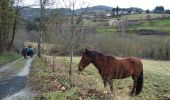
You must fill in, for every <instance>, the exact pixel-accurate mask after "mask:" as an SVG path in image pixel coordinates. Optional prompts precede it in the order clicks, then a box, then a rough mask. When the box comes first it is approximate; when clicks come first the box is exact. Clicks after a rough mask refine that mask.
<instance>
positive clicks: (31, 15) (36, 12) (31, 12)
mask: <svg viewBox="0 0 170 100" xmlns="http://www.w3.org/2000/svg"><path fill="white" fill-rule="evenodd" d="M84 9H85V8H84ZM84 9H76V11H75V13H76V15H79V14H80V13H81V11H82V10H84ZM112 9H113V7H109V6H103V5H99V6H93V7H88V8H87V9H86V13H94V12H100V11H112ZM129 10H131V11H140V12H142V11H143V10H142V9H141V8H135V7H130V8H120V11H129ZM56 13H60V14H64V15H68V13H69V9H66V8H60V9H46V14H56ZM21 15H22V16H23V17H24V19H26V20H34V19H35V18H39V17H40V9H39V8H25V9H23V10H22V11H21Z"/></svg>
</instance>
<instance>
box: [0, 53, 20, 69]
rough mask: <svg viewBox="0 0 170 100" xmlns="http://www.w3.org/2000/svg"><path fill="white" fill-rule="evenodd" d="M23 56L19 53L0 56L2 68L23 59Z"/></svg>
mask: <svg viewBox="0 0 170 100" xmlns="http://www.w3.org/2000/svg"><path fill="white" fill-rule="evenodd" d="M21 57H22V56H21V55H19V54H17V53H12V52H10V53H5V54H3V55H1V56H0V67H1V66H2V65H4V64H7V63H9V62H12V61H15V60H17V59H19V58H21Z"/></svg>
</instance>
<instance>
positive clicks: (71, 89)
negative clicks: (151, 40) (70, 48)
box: [31, 57, 170, 100]
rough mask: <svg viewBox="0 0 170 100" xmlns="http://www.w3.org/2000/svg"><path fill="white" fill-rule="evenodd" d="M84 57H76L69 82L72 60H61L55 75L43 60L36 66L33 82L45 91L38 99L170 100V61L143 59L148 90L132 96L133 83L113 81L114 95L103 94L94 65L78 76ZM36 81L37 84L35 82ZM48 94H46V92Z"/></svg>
mask: <svg viewBox="0 0 170 100" xmlns="http://www.w3.org/2000/svg"><path fill="white" fill-rule="evenodd" d="M79 61H80V57H74V64H73V73H72V81H71V83H70V82H68V69H69V68H68V67H67V64H68V58H67V57H57V60H56V62H57V65H56V66H55V67H56V70H55V72H52V70H51V67H43V66H42V63H41V61H40V60H36V62H35V63H34V69H36V72H35V71H34V74H33V76H32V77H31V79H33V78H35V80H33V81H32V83H34V87H35V89H36V88H37V90H40V91H41V95H38V96H37V99H38V98H42V96H43V98H46V99H48V100H56V99H60V100H67V99H69V98H71V99H72V100H76V99H78V98H86V99H88V100H103V99H104V100H113V99H116V100H132V99H134V100H159V99H160V100H163V99H169V96H170V81H169V80H170V77H169V75H170V74H169V73H170V72H169V71H170V61H155V60H146V59H143V60H142V62H143V65H144V87H143V91H142V93H141V94H140V95H139V96H136V97H130V96H128V94H129V92H130V90H131V88H132V83H133V81H132V79H131V78H127V79H123V80H113V81H114V82H113V86H114V91H115V92H114V93H113V94H114V96H113V94H112V95H111V94H103V91H104V87H103V82H102V80H101V77H100V75H99V74H98V71H97V70H96V68H95V67H94V66H93V65H92V64H90V65H89V66H88V67H87V68H85V70H84V72H83V73H80V74H78V71H77V64H78V63H79ZM35 81H36V82H35ZM56 84H62V86H63V87H65V90H62V88H59V89H58V88H57V89H55V87H57V86H58V85H57V86H56ZM43 91H44V92H43Z"/></svg>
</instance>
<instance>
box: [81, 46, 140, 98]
mask: <svg viewBox="0 0 170 100" xmlns="http://www.w3.org/2000/svg"><path fill="white" fill-rule="evenodd" d="M90 63H92V64H93V65H94V66H95V67H96V68H97V69H98V71H99V74H100V75H101V77H102V79H103V83H104V87H106V86H107V83H109V86H110V90H111V91H112V92H113V86H112V83H113V82H112V79H123V78H127V77H130V76H132V79H133V80H134V84H133V88H132V91H131V93H130V95H131V96H133V95H138V94H140V92H141V91H142V87H143V65H142V62H141V61H140V59H138V58H135V57H128V58H124V59H116V58H115V57H112V56H106V55H103V54H101V53H99V52H96V51H89V50H87V49H86V50H85V52H84V53H83V55H82V58H81V61H80V63H79V65H78V69H79V71H83V69H84V68H85V67H86V66H88V65H89V64H90Z"/></svg>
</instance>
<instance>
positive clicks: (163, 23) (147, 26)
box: [128, 18, 170, 33]
mask: <svg viewBox="0 0 170 100" xmlns="http://www.w3.org/2000/svg"><path fill="white" fill-rule="evenodd" d="M169 27H170V19H169V18H166V19H158V20H152V21H145V22H143V23H141V24H138V25H132V26H130V27H128V28H129V30H132V29H135V30H140V29H144V30H157V31H163V32H168V33H170V28H169Z"/></svg>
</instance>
